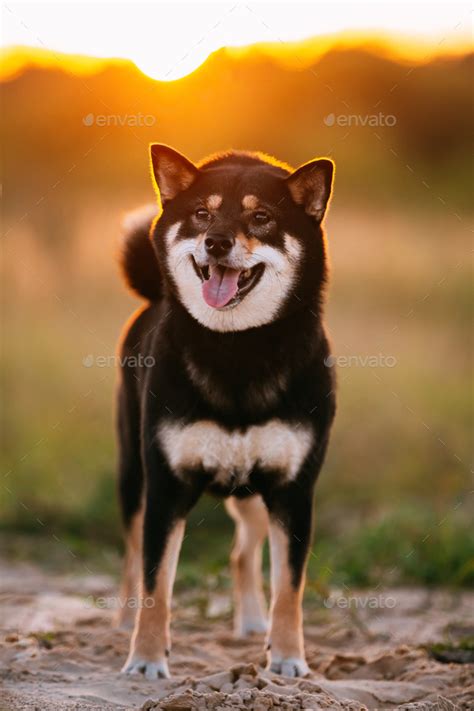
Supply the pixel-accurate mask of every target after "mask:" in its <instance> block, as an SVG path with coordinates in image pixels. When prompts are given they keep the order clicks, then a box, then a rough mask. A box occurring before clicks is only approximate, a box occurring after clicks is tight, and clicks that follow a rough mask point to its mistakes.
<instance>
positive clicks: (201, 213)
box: [194, 207, 211, 220]
mask: <svg viewBox="0 0 474 711" xmlns="http://www.w3.org/2000/svg"><path fill="white" fill-rule="evenodd" d="M194 214H195V215H196V217H197V218H198V220H209V219H210V217H211V213H210V212H209V210H206V208H205V207H198V209H197V210H196V212H195V213H194Z"/></svg>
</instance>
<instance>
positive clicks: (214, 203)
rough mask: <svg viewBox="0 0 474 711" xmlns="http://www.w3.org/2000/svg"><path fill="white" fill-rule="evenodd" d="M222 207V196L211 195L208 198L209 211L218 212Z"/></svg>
mask: <svg viewBox="0 0 474 711" xmlns="http://www.w3.org/2000/svg"><path fill="white" fill-rule="evenodd" d="M221 205H222V195H209V197H208V198H206V207H207V209H208V210H218V209H219V208H220V206H221Z"/></svg>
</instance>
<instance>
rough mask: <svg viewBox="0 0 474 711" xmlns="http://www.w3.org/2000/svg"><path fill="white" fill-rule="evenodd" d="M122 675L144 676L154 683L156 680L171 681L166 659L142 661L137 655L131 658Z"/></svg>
mask: <svg viewBox="0 0 474 711" xmlns="http://www.w3.org/2000/svg"><path fill="white" fill-rule="evenodd" d="M122 674H143V675H144V677H145V679H149V680H150V681H154V680H155V679H169V678H170V676H171V675H170V672H169V669H168V662H167V661H166V659H160V660H159V661H157V662H152V661H150V660H149V659H142V658H141V657H139V656H137V655H133V656H132V657H129V658H128V659H127V661H126V662H125V664H124V665H123V667H122Z"/></svg>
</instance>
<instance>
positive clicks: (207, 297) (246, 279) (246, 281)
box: [192, 257, 265, 309]
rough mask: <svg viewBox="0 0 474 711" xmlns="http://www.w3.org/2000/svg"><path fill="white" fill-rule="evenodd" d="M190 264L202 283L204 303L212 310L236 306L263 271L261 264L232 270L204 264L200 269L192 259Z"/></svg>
mask: <svg viewBox="0 0 474 711" xmlns="http://www.w3.org/2000/svg"><path fill="white" fill-rule="evenodd" d="M192 262H193V267H194V270H195V272H196V274H197V275H198V277H199V278H200V279H201V282H202V295H203V298H204V301H205V302H206V304H208V306H212V307H213V308H214V309H226V308H232V307H233V306H237V304H239V303H240V302H241V301H242V299H243V298H244V296H246V295H247V294H248V293H249V292H250V291H251V290H252V289H253V288H254V286H256V284H257V283H258V282H259V280H260V278H261V276H262V274H263V272H264V269H265V265H264V264H262V263H260V264H256V265H255V266H254V267H252V268H251V269H232V268H231V267H226V266H224V265H223V264H206V265H205V266H202V267H200V266H199V265H198V264H197V262H196V261H195V259H194V257H192Z"/></svg>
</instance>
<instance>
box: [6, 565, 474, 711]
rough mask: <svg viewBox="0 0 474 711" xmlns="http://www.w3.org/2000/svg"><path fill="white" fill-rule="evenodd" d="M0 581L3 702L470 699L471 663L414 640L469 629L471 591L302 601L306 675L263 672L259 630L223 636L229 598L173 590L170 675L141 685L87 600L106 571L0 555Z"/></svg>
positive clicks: (105, 704)
mask: <svg viewBox="0 0 474 711" xmlns="http://www.w3.org/2000/svg"><path fill="white" fill-rule="evenodd" d="M0 580H1V586H2V591H1V605H2V610H1V620H2V633H1V636H2V642H1V657H0V658H1V664H2V672H1V677H2V682H3V683H2V690H1V692H0V693H1V700H0V709H1V710H2V711H4V710H7V709H15V710H18V709H38V710H39V709H41V711H43V709H51V710H52V711H56V710H59V709H61V710H64V709H77V710H79V709H81V710H82V709H88V710H89V709H101V710H103V711H112V710H117V709H167V710H168V711H175V710H176V711H178V710H182V711H183V710H184V709H216V710H219V709H250V710H252V709H253V710H255V711H266V710H267V709H286V710H287V711H290V710H291V711H292V710H293V709H307V710H309V709H393V708H397V709H406V710H407V711H408V709H420V710H421V709H423V710H424V709H443V710H450V709H458V708H459V709H468V708H474V686H473V682H474V665H469V664H453V663H451V664H445V663H440V662H438V661H435V660H434V659H432V658H431V657H430V656H429V655H428V654H427V652H426V651H425V649H424V648H423V645H424V644H428V643H431V642H439V641H443V640H447V639H450V640H451V641H456V639H461V638H464V637H466V636H467V635H469V634H471V635H472V632H473V622H472V612H473V609H474V594H473V593H467V592H463V593H459V592H458V593H454V592H446V591H431V592H428V591H424V590H419V589H394V590H384V591H383V592H381V591H380V590H379V591H371V592H370V591H369V592H367V591H363V592H362V591H359V592H357V593H356V592H354V591H350V593H349V592H347V591H334V592H333V593H332V597H331V604H330V605H329V604H328V606H327V607H326V606H323V605H319V606H315V605H314V604H313V605H311V606H309V607H308V610H307V614H306V617H307V619H306V624H305V632H306V645H307V657H308V662H309V665H310V667H311V670H312V673H311V675H310V676H309V677H307V678H305V679H285V678H282V677H278V676H276V675H273V674H270V673H268V672H266V671H264V670H263V669H262V666H261V665H262V663H263V662H264V657H263V654H262V639H261V638H259V637H255V638H252V639H250V640H248V641H240V640H236V639H234V638H233V636H232V632H231V621H230V610H229V608H230V600H229V599H228V596H226V595H215V596H211V598H210V599H207V600H204V601H203V599H202V597H200V598H199V597H197V594H198V593H197V592H195V593H192V592H190V593H186V594H185V595H184V594H182V595H180V596H178V598H177V600H176V603H175V611H174V622H173V650H172V656H171V659H170V666H171V672H172V674H173V675H174V676H173V678H172V679H170V680H161V681H157V682H153V683H151V682H147V681H145V680H144V679H143V678H142V677H125V676H123V675H121V674H119V669H120V667H121V665H122V663H123V662H124V660H125V657H126V653H127V647H128V634H127V633H126V632H122V631H119V630H115V629H113V628H112V626H111V619H112V615H113V612H112V610H111V609H102V608H98V607H97V606H96V605H97V602H98V601H97V596H100V597H108V596H113V595H115V594H116V590H115V585H114V583H113V581H112V580H111V579H110V578H108V577H106V576H104V577H100V578H99V577H97V576H88V577H86V576H84V577H74V578H73V577H70V576H69V577H67V576H63V575H56V576H55V575H51V574H47V573H45V572H43V571H42V570H41V569H40V568H39V567H36V566H33V565H29V564H15V565H12V564H7V563H3V564H2V566H1V568H0ZM343 595H344V596H346V597H343ZM348 595H350V597H351V598H354V599H353V600H352V603H351V607H350V608H347V607H344V605H346V598H347V596H348ZM91 596H92V597H91ZM93 599H94V601H95V604H94V603H93V602H92V600H93ZM355 599H357V600H358V601H359V602H357V603H355V602H354V600H355ZM374 601H375V602H374ZM100 604H104V603H103V601H100ZM364 604H365V607H364V608H363V609H362V607H361V606H362V605H364ZM355 605H358V607H355Z"/></svg>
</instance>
